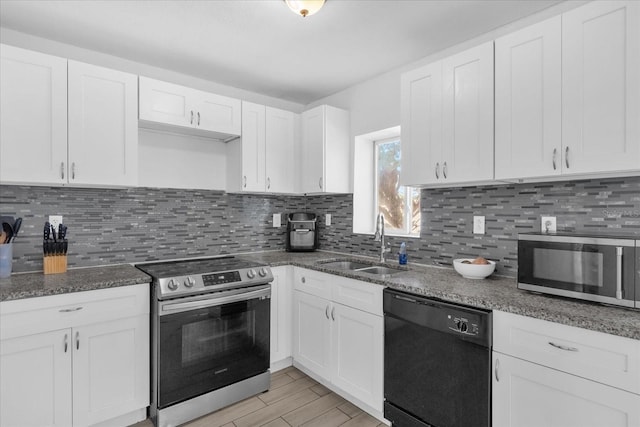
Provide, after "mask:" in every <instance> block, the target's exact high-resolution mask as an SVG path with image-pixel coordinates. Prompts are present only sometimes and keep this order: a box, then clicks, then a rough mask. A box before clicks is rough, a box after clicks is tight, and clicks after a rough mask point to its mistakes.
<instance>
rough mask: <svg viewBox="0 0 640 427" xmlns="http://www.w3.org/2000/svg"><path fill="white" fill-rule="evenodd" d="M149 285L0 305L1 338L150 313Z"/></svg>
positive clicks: (30, 299) (76, 293)
mask: <svg viewBox="0 0 640 427" xmlns="http://www.w3.org/2000/svg"><path fill="white" fill-rule="evenodd" d="M149 298H150V296H149V285H148V284H140V285H133V286H122V287H118V288H109V289H100V290H95V291H86V292H75V293H71V294H64V295H53V296H46V297H40V298H28V299H24V300H15V301H6V302H3V303H1V304H0V320H1V321H0V336H1V337H2V339H6V338H13V337H17V336H22V335H30V334H35V333H40V332H45V331H52V330H56V329H64V328H70V327H77V326H81V325H88V324H92V323H98V322H104V321H109V320H115V319H121V318H126V317H132V316H137V315H140V314H148V313H149Z"/></svg>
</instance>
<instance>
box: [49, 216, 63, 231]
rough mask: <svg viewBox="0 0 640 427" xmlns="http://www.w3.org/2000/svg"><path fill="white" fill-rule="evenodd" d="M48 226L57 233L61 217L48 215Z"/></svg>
mask: <svg viewBox="0 0 640 427" xmlns="http://www.w3.org/2000/svg"><path fill="white" fill-rule="evenodd" d="M49 224H51V226H52V227H53V229H54V230H56V233H57V232H58V226H59V225H60V224H62V215H49Z"/></svg>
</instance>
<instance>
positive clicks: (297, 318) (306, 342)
mask: <svg viewBox="0 0 640 427" xmlns="http://www.w3.org/2000/svg"><path fill="white" fill-rule="evenodd" d="M330 308H331V307H330V302H329V301H328V300H326V299H324V298H320V297H316V296H313V295H309V294H306V293H304V292H299V291H294V292H293V358H294V360H295V361H296V362H298V363H300V364H301V365H303V366H304V367H305V368H307V369H309V370H310V371H312V372H313V373H315V374H317V375H319V376H320V377H321V378H327V379H329V378H331V377H330V369H331V365H330V363H331V360H330V357H331V322H330V321H329V319H330V317H329V310H330Z"/></svg>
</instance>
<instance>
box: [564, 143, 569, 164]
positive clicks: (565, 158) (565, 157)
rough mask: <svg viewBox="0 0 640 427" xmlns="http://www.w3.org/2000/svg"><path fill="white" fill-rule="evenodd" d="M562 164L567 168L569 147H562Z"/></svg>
mask: <svg viewBox="0 0 640 427" xmlns="http://www.w3.org/2000/svg"><path fill="white" fill-rule="evenodd" d="M564 164H565V165H567V169H569V147H567V148H565V149H564Z"/></svg>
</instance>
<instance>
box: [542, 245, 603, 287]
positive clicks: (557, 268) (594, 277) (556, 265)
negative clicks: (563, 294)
mask: <svg viewBox="0 0 640 427" xmlns="http://www.w3.org/2000/svg"><path fill="white" fill-rule="evenodd" d="M603 272H604V254H602V253H601V252H581V251H572V250H563V249H548V248H534V249H533V277H535V278H536V279H546V280H553V281H559V282H566V283H573V284H576V285H585V286H597V287H602V286H603V283H604V281H603V276H604V274H603Z"/></svg>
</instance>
